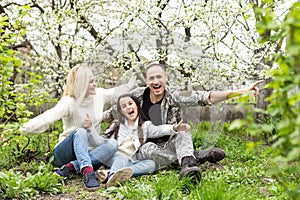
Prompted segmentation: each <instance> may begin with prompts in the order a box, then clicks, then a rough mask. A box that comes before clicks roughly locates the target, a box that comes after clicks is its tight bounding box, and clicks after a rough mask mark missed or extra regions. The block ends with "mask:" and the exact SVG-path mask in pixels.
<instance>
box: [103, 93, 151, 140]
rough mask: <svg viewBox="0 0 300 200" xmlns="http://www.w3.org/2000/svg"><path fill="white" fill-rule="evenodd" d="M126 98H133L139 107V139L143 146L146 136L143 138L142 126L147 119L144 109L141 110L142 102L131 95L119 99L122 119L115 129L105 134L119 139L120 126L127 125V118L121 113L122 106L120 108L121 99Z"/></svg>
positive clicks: (124, 95) (118, 108) (119, 110)
mask: <svg viewBox="0 0 300 200" xmlns="http://www.w3.org/2000/svg"><path fill="white" fill-rule="evenodd" d="M124 97H129V98H131V99H132V100H133V101H134V103H135V104H136V106H137V110H138V117H139V121H138V137H139V141H140V144H141V146H142V145H143V144H144V136H143V130H142V125H143V123H144V122H145V121H147V118H146V117H145V115H144V113H143V111H142V109H141V103H140V101H139V100H138V99H137V98H136V97H134V96H133V95H131V94H123V95H121V96H120V97H119V98H118V104H117V110H118V112H119V113H120V117H119V119H118V120H117V121H116V122H115V124H114V126H113V128H112V129H111V130H110V131H109V132H107V133H105V135H106V136H107V137H111V136H112V135H113V134H114V138H115V139H116V140H117V139H118V132H119V128H120V124H125V116H124V115H123V114H122V112H121V106H120V99H121V98H124Z"/></svg>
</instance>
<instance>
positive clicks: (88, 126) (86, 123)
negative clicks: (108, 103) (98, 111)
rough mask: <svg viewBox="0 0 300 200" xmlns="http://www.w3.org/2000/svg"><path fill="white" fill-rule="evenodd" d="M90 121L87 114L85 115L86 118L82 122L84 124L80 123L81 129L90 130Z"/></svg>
mask: <svg viewBox="0 0 300 200" xmlns="http://www.w3.org/2000/svg"><path fill="white" fill-rule="evenodd" d="M92 124H93V123H92V120H91V119H90V116H89V114H86V118H85V120H84V122H83V123H82V126H83V128H86V129H87V128H91V126H92Z"/></svg>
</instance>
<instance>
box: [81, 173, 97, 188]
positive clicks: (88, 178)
mask: <svg viewBox="0 0 300 200" xmlns="http://www.w3.org/2000/svg"><path fill="white" fill-rule="evenodd" d="M83 183H84V187H85V189H87V190H89V191H95V190H97V189H99V188H100V184H99V182H98V178H97V175H96V173H95V172H90V173H87V174H86V175H84V179H83Z"/></svg>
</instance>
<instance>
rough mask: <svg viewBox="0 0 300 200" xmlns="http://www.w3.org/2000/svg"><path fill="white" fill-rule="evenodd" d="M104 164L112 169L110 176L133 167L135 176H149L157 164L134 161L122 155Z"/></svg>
mask: <svg viewBox="0 0 300 200" xmlns="http://www.w3.org/2000/svg"><path fill="white" fill-rule="evenodd" d="M103 164H105V165H106V166H108V167H110V170H109V175H111V174H113V173H115V172H116V171H118V170H119V169H121V168H124V167H131V168H132V170H133V176H141V175H145V174H149V173H151V172H154V170H155V162H154V161H153V160H150V159H149V160H139V161H132V160H131V159H129V158H128V157H126V156H125V155H122V154H115V155H114V157H113V158H112V159H110V160H108V161H106V162H104V163H103Z"/></svg>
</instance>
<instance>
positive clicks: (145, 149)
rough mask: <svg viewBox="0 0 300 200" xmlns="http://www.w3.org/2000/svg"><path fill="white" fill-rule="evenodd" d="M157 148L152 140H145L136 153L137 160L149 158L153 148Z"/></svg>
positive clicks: (153, 150)
mask: <svg viewBox="0 0 300 200" xmlns="http://www.w3.org/2000/svg"><path fill="white" fill-rule="evenodd" d="M156 149H157V145H156V144H154V143H153V142H147V143H145V144H144V145H143V146H141V147H140V150H139V153H138V159H139V160H145V159H148V158H151V157H152V155H153V153H154V152H155V150H156Z"/></svg>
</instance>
